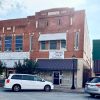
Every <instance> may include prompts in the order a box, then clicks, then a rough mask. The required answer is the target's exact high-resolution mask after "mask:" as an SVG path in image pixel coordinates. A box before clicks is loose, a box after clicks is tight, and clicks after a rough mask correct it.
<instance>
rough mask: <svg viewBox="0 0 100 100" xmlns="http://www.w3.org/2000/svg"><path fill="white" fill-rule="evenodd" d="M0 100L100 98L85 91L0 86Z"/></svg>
mask: <svg viewBox="0 0 100 100" xmlns="http://www.w3.org/2000/svg"><path fill="white" fill-rule="evenodd" d="M0 100H100V96H98V97H95V98H92V97H90V96H89V95H88V94H85V93H66V92H57V91H52V92H44V91H21V92H12V91H5V90H4V89H2V88H0Z"/></svg>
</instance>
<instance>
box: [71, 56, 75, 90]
mask: <svg viewBox="0 0 100 100" xmlns="http://www.w3.org/2000/svg"><path fill="white" fill-rule="evenodd" d="M75 58H76V57H75V55H73V56H72V63H73V66H72V68H73V69H72V86H71V89H75V83H74V79H75V70H74V64H75Z"/></svg>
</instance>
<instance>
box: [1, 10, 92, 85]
mask: <svg viewBox="0 0 100 100" xmlns="http://www.w3.org/2000/svg"><path fill="white" fill-rule="evenodd" d="M85 21H86V16H85V11H84V10H79V11H75V10H74V9H73V8H55V9H49V10H43V11H40V12H36V14H35V15H34V16H28V17H27V18H20V19H8V20H1V21H0V36H1V41H0V42H1V49H0V50H1V52H4V51H5V37H6V36H12V50H11V51H12V52H16V50H15V48H16V47H15V46H16V45H15V44H16V40H15V39H16V36H18V35H21V36H22V37H23V49H22V51H21V52H29V53H30V59H49V51H50V50H49V41H46V50H40V42H41V41H39V40H38V39H39V37H40V35H41V34H55V33H66V49H65V50H64V59H71V58H72V55H73V54H74V55H75V56H76V58H77V59H82V61H83V64H81V65H82V66H85V67H86V68H90V63H91V62H90V53H91V52H90V51H88V48H89V49H90V47H86V46H85V44H86V43H88V42H87V41H88V40H89V38H88V37H87V35H88V32H87V31H86V30H87V26H86V23H85ZM76 32H79V36H78V49H77V50H76V49H75V36H76ZM31 36H32V37H33V39H32V50H30V37H31ZM84 46H85V47H84ZM59 49H60V40H57V50H59ZM11 51H10V52H11ZM87 54H88V55H87ZM79 65H80V64H79ZM80 68H81V67H80ZM82 68H83V67H82ZM77 77H78V76H77ZM81 84H82V83H81Z"/></svg>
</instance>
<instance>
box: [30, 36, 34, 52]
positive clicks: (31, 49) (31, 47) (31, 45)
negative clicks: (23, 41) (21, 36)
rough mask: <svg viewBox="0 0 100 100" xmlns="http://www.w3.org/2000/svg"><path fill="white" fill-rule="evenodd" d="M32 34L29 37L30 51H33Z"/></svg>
mask: <svg viewBox="0 0 100 100" xmlns="http://www.w3.org/2000/svg"><path fill="white" fill-rule="evenodd" d="M32 42H33V34H31V35H30V37H29V48H30V51H33V43H32Z"/></svg>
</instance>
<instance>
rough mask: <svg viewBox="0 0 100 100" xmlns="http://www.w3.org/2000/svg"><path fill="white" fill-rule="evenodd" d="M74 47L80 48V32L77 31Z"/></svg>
mask: <svg viewBox="0 0 100 100" xmlns="http://www.w3.org/2000/svg"><path fill="white" fill-rule="evenodd" d="M74 49H75V50H78V49H79V32H76V33H75V44H74Z"/></svg>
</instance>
